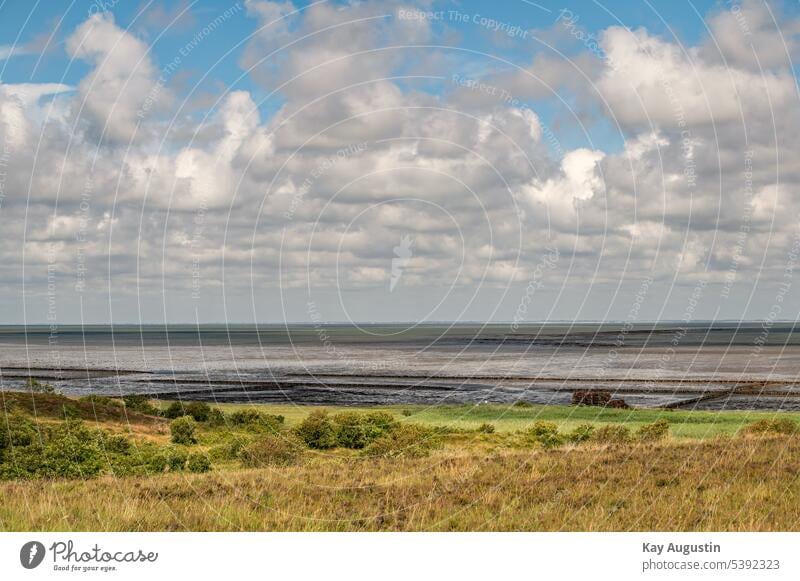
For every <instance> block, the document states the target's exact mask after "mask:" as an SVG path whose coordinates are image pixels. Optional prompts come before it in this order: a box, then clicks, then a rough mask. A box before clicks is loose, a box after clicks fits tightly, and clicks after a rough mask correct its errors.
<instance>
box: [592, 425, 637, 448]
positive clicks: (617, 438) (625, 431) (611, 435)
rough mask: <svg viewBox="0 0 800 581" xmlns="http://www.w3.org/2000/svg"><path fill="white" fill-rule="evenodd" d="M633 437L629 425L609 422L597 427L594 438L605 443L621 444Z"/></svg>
mask: <svg viewBox="0 0 800 581" xmlns="http://www.w3.org/2000/svg"><path fill="white" fill-rule="evenodd" d="M630 439H631V431H630V429H629V428H628V427H627V426H622V425H617V424H608V425H606V426H602V427H600V428H597V429H596V430H595V431H594V434H592V440H594V441H596V442H601V443H604V444H621V443H623V442H627V441H629V440H630Z"/></svg>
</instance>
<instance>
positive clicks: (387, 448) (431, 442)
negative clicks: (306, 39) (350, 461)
mask: <svg viewBox="0 0 800 581" xmlns="http://www.w3.org/2000/svg"><path fill="white" fill-rule="evenodd" d="M438 444H439V440H438V438H437V436H436V434H435V433H434V432H433V430H431V429H429V428H426V427H424V426H420V425H418V424H397V425H396V426H394V427H393V428H392V429H391V430H389V431H387V432H386V433H384V434H383V435H382V436H381V437H379V438H378V439H377V440H375V441H374V442H372V443H371V444H370V445H369V446H367V447H366V448H364V450H363V454H364V455H365V456H373V457H380V458H421V457H424V456H428V455H429V454H430V453H431V450H433V449H434V448H435V447H436V446H438Z"/></svg>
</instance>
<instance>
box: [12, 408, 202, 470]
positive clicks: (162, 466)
mask: <svg viewBox="0 0 800 581" xmlns="http://www.w3.org/2000/svg"><path fill="white" fill-rule="evenodd" d="M3 419H4V420H5V422H4V423H5V424H6V425H5V426H2V427H1V428H0V478H23V479H34V478H91V477H94V476H97V475H98V474H100V473H109V474H115V475H118V476H124V475H135V474H153V473H160V472H164V471H166V470H170V471H176V470H189V471H192V472H206V471H208V470H210V469H211V463H210V461H209V459H208V457H207V456H206V455H205V454H202V453H189V452H188V451H186V450H185V449H183V448H182V447H180V446H159V445H156V444H152V443H141V444H136V445H135V444H134V443H133V442H131V441H130V440H129V439H128V438H127V437H125V436H123V435H119V434H111V433H109V432H107V431H105V430H100V429H94V428H89V427H87V426H86V425H85V424H84V423H83V422H81V421H79V420H71V419H68V420H66V421H63V422H60V423H58V424H55V425H37V424H35V423H34V422H32V421H31V420H29V419H27V418H26V417H25V416H23V415H21V414H15V413H10V414H7V415H6V416H5V417H4V418H3Z"/></svg>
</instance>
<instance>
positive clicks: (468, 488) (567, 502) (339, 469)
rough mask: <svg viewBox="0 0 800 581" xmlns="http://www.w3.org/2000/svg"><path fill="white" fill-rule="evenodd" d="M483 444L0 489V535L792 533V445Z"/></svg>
mask: <svg viewBox="0 0 800 581" xmlns="http://www.w3.org/2000/svg"><path fill="white" fill-rule="evenodd" d="M499 442H502V436H497V438H495V436H483V437H481V438H479V439H477V440H475V441H473V442H472V443H466V442H451V443H449V444H448V445H447V446H445V447H444V448H443V449H441V450H438V451H437V452H436V453H435V454H434V455H432V456H430V457H428V458H419V459H397V460H379V459H366V458H356V457H345V456H342V455H338V454H328V455H325V454H315V455H310V456H309V457H308V458H307V459H306V461H304V462H302V463H301V464H299V465H296V466H287V467H275V468H265V469H257V470H238V469H232V470H219V471H215V472H211V473H208V474H201V475H189V474H171V475H170V474H166V475H160V476H152V477H139V478H129V479H114V478H112V477H108V476H106V477H102V478H100V479H97V480H90V481H55V482H46V481H45V482H42V481H37V482H20V481H16V482H3V483H0V495H2V498H3V502H2V504H1V505H0V529H2V530H42V531H50V530H59V531H63V530H111V531H162V530H166V531H172V530H193V531H206V530H259V531H261V530H280V531H286V530H290V531H299V530H345V531H351V530H355V531H360V530H408V531H415V530H426V531H427V530H433V531H441V530H444V531H449V530H460V531H483V530H503V531H516V530H524V531H557V530H580V531H607V530H616V531H619V530H676V531H693V530H747V531H762V530H772V531H774V530H796V529H797V528H798V525H800V514H798V510H797V507H798V506H800V481H798V474H800V438H798V437H796V436H782V437H780V436H779V437H762V438H749V437H747V438H746V437H735V438H717V439H708V440H703V441H675V440H668V441H666V442H664V443H659V444H651V445H644V444H636V445H634V444H629V445H622V446H616V447H599V446H580V447H575V448H569V447H568V448H563V449H558V450H554V451H544V450H541V449H515V448H508V447H504V446H502V445H499V444H498V443H499Z"/></svg>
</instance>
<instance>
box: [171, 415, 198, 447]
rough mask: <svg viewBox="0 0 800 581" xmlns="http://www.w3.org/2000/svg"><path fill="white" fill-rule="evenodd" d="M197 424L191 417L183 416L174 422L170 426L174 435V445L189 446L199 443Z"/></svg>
mask: <svg viewBox="0 0 800 581" xmlns="http://www.w3.org/2000/svg"><path fill="white" fill-rule="evenodd" d="M196 430H197V422H195V421H194V418H192V417H191V416H182V417H179V418H176V419H174V420H172V422H170V424H169V431H170V433H171V434H172V443H173V444H183V445H185V446H189V445H191V444H196V443H197V438H196V437H195V431H196Z"/></svg>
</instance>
